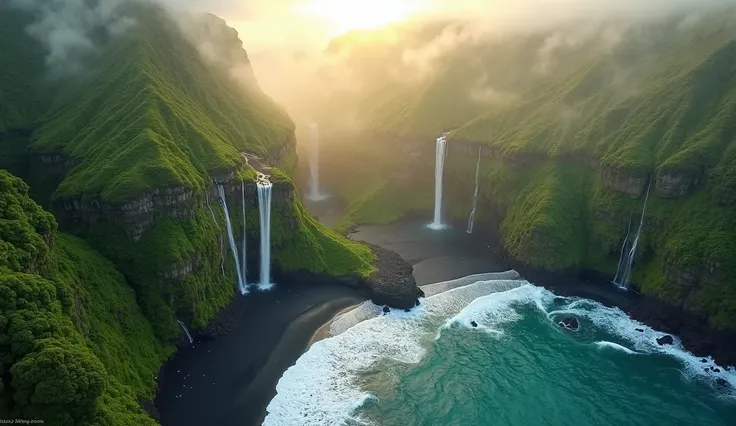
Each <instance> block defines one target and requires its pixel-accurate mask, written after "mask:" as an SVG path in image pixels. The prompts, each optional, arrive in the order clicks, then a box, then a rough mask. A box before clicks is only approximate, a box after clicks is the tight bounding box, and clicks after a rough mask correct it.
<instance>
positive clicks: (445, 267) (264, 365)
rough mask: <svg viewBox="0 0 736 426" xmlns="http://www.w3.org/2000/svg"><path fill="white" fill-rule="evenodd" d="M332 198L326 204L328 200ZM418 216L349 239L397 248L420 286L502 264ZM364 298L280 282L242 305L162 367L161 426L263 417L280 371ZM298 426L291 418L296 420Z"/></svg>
mask: <svg viewBox="0 0 736 426" xmlns="http://www.w3.org/2000/svg"><path fill="white" fill-rule="evenodd" d="M326 204H330V203H326ZM425 225H426V224H424V223H419V222H412V223H403V224H397V225H389V226H365V227H360V228H358V230H357V232H356V233H354V234H353V235H352V236H351V238H352V239H355V240H362V241H366V242H369V243H372V244H375V245H379V246H381V247H384V248H387V249H390V250H394V251H396V252H397V253H399V254H400V255H401V256H402V257H404V258H405V259H406V260H407V261H409V263H411V264H412V265H414V277H415V279H416V281H417V284H418V285H425V284H430V283H434V282H438V281H444V280H449V279H454V278H460V277H464V276H466V275H470V274H475V273H481V272H493V271H502V270H504V268H503V264H502V263H501V262H499V261H498V260H497V254H496V253H494V252H493V251H492V250H491V249H490V248H489V247H487V246H483V245H479V244H478V243H476V242H474V241H473V240H472V238H470V236H469V235H467V234H466V233H465V232H464V230H454V229H448V230H444V231H433V230H430V229H427V228H426V226H425ZM363 300H365V297H364V296H362V295H361V294H360V293H359V292H358V291H356V290H354V289H351V288H348V287H341V286H337V285H317V286H314V285H310V286H300V285H298V284H297V285H291V286H286V285H277V286H276V288H275V289H274V290H273V291H271V292H268V293H259V292H253V293H252V294H250V295H248V296H246V297H245V300H244V301H243V302H242V303H240V304H239V309H241V310H242V313H238V314H237V315H243V317H242V319H240V320H239V321H238V322H239V325H238V326H237V328H236V329H235V330H233V332H232V333H231V334H230V335H228V336H226V337H224V338H222V339H219V340H209V341H204V342H196V343H195V344H194V345H192V346H191V347H188V348H185V349H182V350H180V352H179V353H178V354H177V355H176V356H174V357H173V358H172V359H171V360H169V361H168V362H167V363H166V365H165V366H164V368H163V370H162V374H161V377H160V390H159V393H158V397H157V399H156V407H157V408H158V411H159V414H160V416H161V424H162V425H163V426H190V425H192V426H194V425H197V426H200V425H218V426H220V425H222V426H229V425H238V426H249V425H259V424H261V422H262V420H263V417H264V416H265V414H266V413H265V409H266V407H267V406H268V403H269V402H270V400H271V399H272V398H273V396H274V395H275V394H276V384H277V383H278V380H279V379H280V378H281V376H282V374H283V372H284V371H285V370H286V369H288V368H289V367H290V366H292V365H294V363H295V362H296V360H297V359H298V358H299V356H301V354H302V353H304V351H305V350H306V349H307V348H308V347H309V345H310V343H311V340H312V338H313V337H315V338H316V339H317V340H318V339H320V338H323V337H324V336H320V335H315V334H318V331H319V330H320V329H321V328H322V326H324V325H325V324H326V323H327V322H329V321H330V320H331V319H332V318H333V317H334V316H335V315H337V314H338V313H339V312H341V311H343V310H345V309H346V308H349V307H351V306H353V305H357V304H359V303H361V302H362V301H363ZM295 426H296V425H295Z"/></svg>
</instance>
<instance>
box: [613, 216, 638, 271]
mask: <svg viewBox="0 0 736 426" xmlns="http://www.w3.org/2000/svg"><path fill="white" fill-rule="evenodd" d="M632 217H633V214H629V227H628V228H626V236H625V237H624V243H623V245H621V253H619V255H618V266H617V267H616V276H615V277H614V278H613V283H614V284H616V285H619V284H618V280H619V277H620V276H621V273H622V271H623V269H624V265H626V256H625V254H627V253H628V252H627V251H626V244H628V243H629V235H631V219H632Z"/></svg>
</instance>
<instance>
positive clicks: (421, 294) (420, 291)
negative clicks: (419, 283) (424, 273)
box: [417, 288, 425, 297]
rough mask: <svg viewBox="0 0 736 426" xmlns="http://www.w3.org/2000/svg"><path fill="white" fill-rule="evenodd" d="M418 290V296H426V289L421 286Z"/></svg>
mask: <svg viewBox="0 0 736 426" xmlns="http://www.w3.org/2000/svg"><path fill="white" fill-rule="evenodd" d="M418 290H419V291H417V296H419V297H424V296H425V295H424V290H422V289H421V288H420V289H418Z"/></svg>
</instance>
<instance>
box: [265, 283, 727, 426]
mask: <svg viewBox="0 0 736 426" xmlns="http://www.w3.org/2000/svg"><path fill="white" fill-rule="evenodd" d="M456 284H464V282H456V283H454V284H453V285H456ZM443 286H444V284H443ZM443 286H438V288H441V287H443ZM424 288H425V287H423V289H424ZM347 315H349V313H348V314H345V315H341V316H340V319H342V318H344V317H345V316H347ZM562 316H575V317H577V318H579V319H580V320H581V331H580V332H569V331H565V330H561V329H560V327H559V326H557V321H558V320H559V318H560V317H562ZM349 322H352V321H349ZM333 325H334V324H333ZM660 336H662V333H660V332H657V331H656V330H653V329H651V328H649V327H647V326H645V325H643V324H641V323H639V322H637V321H634V320H632V319H631V318H629V317H627V316H626V314H625V313H624V312H622V311H621V310H619V309H616V308H608V307H606V306H603V305H602V304H600V303H597V302H594V301H590V300H586V299H577V298H568V297H558V296H556V295H555V294H553V293H552V292H550V291H548V290H545V289H543V288H540V287H536V286H533V285H530V284H528V283H526V282H524V281H521V282H517V283H516V284H514V283H512V282H505V283H500V282H493V281H481V282H477V283H474V284H470V285H465V286H462V287H453V288H452V289H451V290H449V291H445V292H442V293H437V294H435V295H433V296H429V297H427V298H425V299H424V300H423V303H422V304H421V305H420V306H419V307H418V308H417V309H414V310H412V312H409V313H405V312H403V311H400V310H391V311H390V312H389V313H387V314H382V313H379V314H378V315H376V316H373V317H370V318H368V319H366V320H363V321H361V322H358V323H354V324H353V325H352V326H350V327H348V328H347V329H345V330H343V331H342V332H341V333H340V334H339V335H337V336H336V337H332V338H328V339H325V340H321V341H319V342H316V343H315V344H313V345H312V346H311V348H310V349H309V350H308V351H307V352H306V353H305V354H304V355H302V357H300V358H299V360H297V362H296V363H295V365H294V366H292V367H291V368H289V369H288V370H287V371H286V372H285V373H284V374H283V376H282V378H281V380H280V381H279V382H278V385H277V395H276V397H275V398H274V399H273V400H272V401H271V402H270V404H269V406H268V408H267V412H268V415H267V417H266V419H265V421H264V423H263V424H264V425H266V426H269V425H283V424H421V423H422V419H427V418H433V419H434V420H435V422H436V423H437V424H449V423H451V419H457V420H458V422H459V423H458V424H492V423H493V421H492V418H495V419H497V418H498V416H499V415H501V416H504V419H508V422H507V423H508V424H512V425H522V424H529V420H530V419H534V418H536V419H538V418H541V417H539V416H541V415H546V416H548V417H549V418H551V419H553V420H554V424H563V423H564V422H563V421H562V420H563V418H565V417H567V419H568V420H569V418H570V416H571V415H572V416H579V418H581V419H582V420H581V421H583V422H585V423H591V424H610V425H615V424H657V422H656V421H654V422H652V421H651V420H652V419H657V418H658V419H660V420H662V419H664V420H663V422H662V423H666V424H675V423H677V422H676V421H675V422H672V420H673V419H675V420H677V419H678V415H680V414H683V412H674V414H673V412H671V411H670V410H672V409H673V407H675V408H676V407H677V406H678V404H681V403H682V402H683V401H686V402H688V403H690V402H691V401H692V402H694V403H699V402H701V401H707V403H708V406H709V407H712V408H718V409H719V410H720V412H719V413H716V414H714V413H710V412H708V413H705V412H703V411H698V412H697V413H692V414H691V415H689V416H688V417H683V418H682V419H680V420H684V419H687V420H688V422H685V423H688V424H693V423H692V422H691V420H692V419H693V418H694V416H704V417H702V418H703V419H704V421H703V422H700V423H697V424H704V425H705V424H707V425H716V424H727V423H718V422H717V421H714V420H717V419H718V418H719V417H718V416H722V415H723V414H724V412H726V411H727V410H729V408H728V406H727V405H725V404H723V405H718V406H717V407H716V404H720V403H716V402H715V400H716V399H715V398H712V396H710V395H707V396H703V394H704V392H703V391H702V388H700V387H694V386H692V385H690V384H688V383H687V382H686V381H683V380H682V373H684V376H685V377H687V378H689V379H692V380H693V381H697V382H702V381H705V382H706V383H710V384H711V386H712V389H714V391H715V392H716V393H717V394H718V395H719V396H725V397H730V396H731V395H732V393H733V392H732V391H730V390H729V389H733V383H734V382H736V373H734V372H732V371H726V370H724V369H723V368H718V367H717V366H716V365H715V364H714V363H713V361H712V359H710V358H707V359H701V358H697V357H694V356H693V355H692V354H689V353H688V352H686V351H685V350H684V349H683V348H682V346H681V344H680V342H679V340H678V339H677V338H675V339H674V343H673V344H672V345H666V346H660V345H658V344H657V342H656V339H657V338H658V337H660ZM489 339H490V340H489ZM548 342H549V343H550V344H549V345H546V343H548ZM489 343H490V345H489ZM614 351H615V352H614ZM647 355H656V356H649V357H647ZM663 355H666V356H667V358H669V359H666V358H664V357H663ZM634 356H635V357H636V360H633V359H632V358H631V357H634ZM663 358H664V359H663ZM614 363H615V364H614ZM612 365H615V367H616V368H611V366H612ZM640 365H645V366H644V367H638V366H640ZM448 366H449V368H448ZM571 366H574V367H571ZM619 367H620V368H621V370H624V369H632V372H633V373H634V374H633V375H632V376H630V377H626V375H625V374H622V373H621V371H619ZM571 369H572V370H571ZM562 370H564V371H567V373H566V374H564V375H560V374H559V371H562ZM472 371H475V372H476V373H477V374H474V375H473V374H471V373H470V372H472ZM621 377H624V378H625V380H620V378H621ZM591 378H596V381H594V382H595V383H594V385H595V386H594V388H595V389H594V390H595V392H594V393H595V397H596V398H594V399H591V398H590V395H591V394H590V393H587V394H585V393H583V394H580V393H579V392H576V390H579V389H581V388H584V387H585V386H587V384H589V383H591V381H590V380H591ZM716 380H720V381H724V382H725V383H726V385H717V384H716ZM649 382H652V383H653V386H648V387H647V386H646V384H647V383H649ZM427 383H432V384H433V386H429V387H427V386H426V384H427ZM631 383H633V385H632V384H631ZM721 383H723V382H721ZM461 384H462V385H461ZM670 385H675V386H678V387H679V386H681V388H678V389H676V390H672V389H670ZM631 386H635V387H631ZM718 386H720V387H718ZM540 388H543V389H546V390H547V391H545V392H543V393H539V392H536V390H538V389H540ZM634 391H636V392H638V393H640V394H641V396H642V400H647V401H649V403H647V404H642V405H641V407H639V408H638V409H637V410H635V411H633V412H632V411H631V410H628V409H625V410H619V409H618V408H617V407H619V406H622V407H625V406H626V402H627V401H626V398H627V396H625V395H629V394H630V393H631V392H634ZM678 391H685V392H678ZM548 392H551V393H548ZM494 393H496V395H495V398H493V397H492V395H493V394H494ZM558 395H559V397H558ZM317 396H318V397H317ZM476 396H478V397H477V398H476ZM701 398H702V399H701ZM596 399H599V400H600V401H597V400H596ZM440 400H441V401H447V404H443V403H441V402H440V403H438V402H437V401H440ZM453 401H455V402H456V401H462V402H463V403H462V404H457V403H453ZM494 401H496V402H495V403H494ZM513 401H519V403H518V404H519V405H514V404H513V403H512V402H513ZM559 401H565V405H564V410H562V411H561V412H559V413H558V412H556V411H555V410H554V409H553V407H555V406H559ZM601 401H610V402H611V404H607V405H606V404H603V405H601ZM438 404H439V405H438ZM530 404H531V407H530ZM622 404H623V405H622ZM577 407H580V408H579V409H578V408H577ZM661 407H666V409H662V408H661ZM503 410H506V411H503ZM576 410H577V411H576ZM690 411H692V410H690ZM705 411H709V410H705ZM684 414H685V415H687V412H684ZM430 416H432V417H430ZM609 418H610V421H609V420H608V419H609ZM723 418H726V417H723ZM471 419H475V421H472V420H471ZM637 419H641V420H642V421H640V422H639V421H636V420H637Z"/></svg>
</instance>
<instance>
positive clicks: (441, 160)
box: [429, 133, 447, 229]
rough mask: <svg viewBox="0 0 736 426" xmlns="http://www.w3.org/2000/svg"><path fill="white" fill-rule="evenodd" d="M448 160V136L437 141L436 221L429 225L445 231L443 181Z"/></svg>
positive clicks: (435, 168)
mask: <svg viewBox="0 0 736 426" xmlns="http://www.w3.org/2000/svg"><path fill="white" fill-rule="evenodd" d="M446 158H447V134H446V133H445V134H443V135H442V136H441V137H440V138H438V139H437V142H436V145H435V163H434V221H433V222H432V223H431V224H430V225H429V227H430V228H432V229H444V228H446V225H444V224H443V223H442V180H443V177H444V170H445V159H446Z"/></svg>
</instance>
